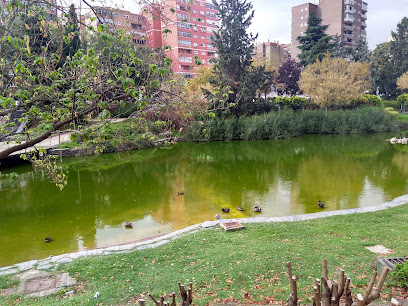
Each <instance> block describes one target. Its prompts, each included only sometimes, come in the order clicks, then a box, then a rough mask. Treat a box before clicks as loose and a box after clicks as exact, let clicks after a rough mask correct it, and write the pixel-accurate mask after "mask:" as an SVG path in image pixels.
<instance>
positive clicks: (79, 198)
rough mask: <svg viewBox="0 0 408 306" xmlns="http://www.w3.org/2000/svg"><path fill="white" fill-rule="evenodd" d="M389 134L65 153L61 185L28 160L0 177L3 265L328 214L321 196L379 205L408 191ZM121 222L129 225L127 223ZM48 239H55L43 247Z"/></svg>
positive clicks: (329, 204)
mask: <svg viewBox="0 0 408 306" xmlns="http://www.w3.org/2000/svg"><path fill="white" fill-rule="evenodd" d="M386 138H390V135H384V134H376V135H344V136H332V135H327V136H316V135H310V136H304V137H299V138H294V139H288V140H277V141H251V142H214V143H179V144H177V145H174V146H172V147H170V148H155V149H146V150H141V151H134V152H125V153H120V154H118V153H114V154H104V155H100V156H97V157H81V158H70V159H68V158H67V159H66V160H65V161H64V165H65V166H66V167H67V168H68V171H69V172H68V185H67V186H66V187H65V188H64V189H63V190H62V191H60V190H59V189H58V188H57V187H56V186H55V185H54V184H53V183H51V182H49V181H47V179H45V178H43V176H42V174H41V173H34V172H33V171H32V168H31V166H29V165H22V166H19V167H15V168H13V169H8V170H7V171H14V172H17V173H19V174H21V175H20V177H19V178H18V179H17V181H15V182H10V181H8V180H5V179H3V180H1V181H0V183H1V184H0V266H6V265H11V264H14V263H17V262H22V261H26V260H31V259H42V258H45V257H48V256H49V255H58V254H62V253H68V252H75V251H80V250H85V249H92V248H100V247H106V246H112V245H117V244H122V243H128V242H133V241H137V240H139V239H143V238H146V237H152V236H156V235H161V234H165V233H169V232H171V231H174V230H177V229H181V228H184V227H186V226H189V225H193V224H197V223H200V222H203V221H206V220H215V214H219V215H221V216H222V217H224V218H243V217H252V216H263V217H265V216H286V215H293V214H304V213H314V212H318V211H321V210H322V209H321V208H319V207H317V201H318V200H321V201H323V202H325V203H326V208H325V210H338V209H347V208H356V207H363V206H372V205H379V204H381V203H383V202H386V201H389V200H391V199H393V198H395V197H397V196H400V195H403V194H407V193H408V184H407V183H408V153H407V152H406V151H407V150H406V147H407V146H406V147H404V146H403V145H391V144H389V143H388V142H386V141H385V139H386ZM3 172H5V171H3ZM181 192H184V194H183V195H178V193H181ZM238 205H239V206H242V207H243V211H238V210H237V209H236V207H237V206H238ZM255 205H259V206H260V207H261V208H262V213H261V214H259V213H256V212H253V207H254V206H255ZM222 208H230V209H231V211H230V212H229V213H222V211H221V209H222ZM125 221H128V222H132V223H133V228H132V229H125V227H124V222H125ZM49 235H51V238H52V242H51V243H45V242H44V238H45V237H47V236H49Z"/></svg>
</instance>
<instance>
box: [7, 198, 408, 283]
mask: <svg viewBox="0 0 408 306" xmlns="http://www.w3.org/2000/svg"><path fill="white" fill-rule="evenodd" d="M406 203H408V194H407V195H403V196H400V197H397V198H395V199H393V200H392V201H389V202H386V203H383V204H381V205H378V206H371V207H362V208H354V209H345V210H337V211H322V212H318V213H311V214H303V215H293V216H286V217H252V218H242V219H222V220H221V221H220V222H224V221H227V220H237V221H239V222H240V223H274V222H294V221H305V220H313V219H319V218H326V217H331V216H340V215H349V214H355V213H367V212H375V211H380V210H385V209H388V208H392V207H397V206H401V205H403V204H406ZM218 224H219V221H205V222H203V223H200V224H196V225H192V226H189V227H186V228H184V229H182V230H178V231H175V232H173V233H170V234H166V235H162V236H159V237H155V238H153V239H150V240H143V241H139V242H134V243H129V244H124V245H118V246H113V247H107V248H100V249H93V250H86V251H80V252H74V253H67V254H62V255H58V256H52V255H50V257H49V258H47V259H43V260H30V261H27V262H22V263H18V264H15V265H12V266H7V267H2V268H0V275H8V274H17V273H20V272H23V271H27V270H30V269H33V268H36V269H38V270H55V269H56V268H57V267H58V265H59V264H65V263H70V262H72V261H74V260H75V259H77V258H81V257H86V256H95V255H97V256H100V255H110V254H121V253H128V252H131V251H136V250H144V249H149V248H155V247H158V246H161V245H163V244H166V243H168V242H170V241H172V240H175V239H177V238H180V237H183V236H185V235H188V234H191V233H195V232H197V231H200V230H203V229H207V228H211V227H215V226H217V225H218Z"/></svg>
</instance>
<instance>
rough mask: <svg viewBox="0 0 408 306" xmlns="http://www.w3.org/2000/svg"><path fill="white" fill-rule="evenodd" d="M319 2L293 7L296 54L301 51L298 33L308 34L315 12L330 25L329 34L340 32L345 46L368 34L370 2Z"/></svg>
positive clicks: (352, 44) (293, 41)
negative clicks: (368, 4)
mask: <svg viewBox="0 0 408 306" xmlns="http://www.w3.org/2000/svg"><path fill="white" fill-rule="evenodd" d="M317 3H318V4H313V3H304V4H301V5H298V6H294V7H292V49H291V54H292V57H293V58H297V56H298V55H299V54H300V50H299V48H298V47H299V42H298V40H297V37H298V36H302V35H304V32H305V31H306V28H307V20H308V19H309V16H310V15H311V14H315V15H316V16H318V17H319V18H321V19H322V24H323V25H328V26H329V27H328V29H327V32H326V33H327V34H328V35H339V36H340V37H341V41H343V42H344V45H345V46H350V47H353V46H355V45H356V43H357V41H358V40H359V39H360V38H362V39H364V40H365V39H366V38H367V33H366V28H367V23H366V21H367V3H366V2H364V1H362V0H319V1H318V2H317Z"/></svg>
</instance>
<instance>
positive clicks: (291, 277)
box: [286, 262, 298, 306]
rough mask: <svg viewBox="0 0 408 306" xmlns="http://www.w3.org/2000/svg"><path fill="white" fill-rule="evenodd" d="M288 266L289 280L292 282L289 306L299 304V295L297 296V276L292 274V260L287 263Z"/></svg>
mask: <svg viewBox="0 0 408 306" xmlns="http://www.w3.org/2000/svg"><path fill="white" fill-rule="evenodd" d="M286 267H287V268H288V275H289V282H290V295H289V299H288V302H289V306H297V301H298V296H297V285H296V280H297V279H296V276H294V275H293V274H292V264H291V263H290V262H287V263H286Z"/></svg>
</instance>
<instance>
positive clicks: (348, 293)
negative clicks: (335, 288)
mask: <svg viewBox="0 0 408 306" xmlns="http://www.w3.org/2000/svg"><path fill="white" fill-rule="evenodd" d="M350 282H351V279H350V277H347V279H346V284H345V285H344V293H345V302H344V306H351V305H352V304H353V296H352V295H351V288H350Z"/></svg>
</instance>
